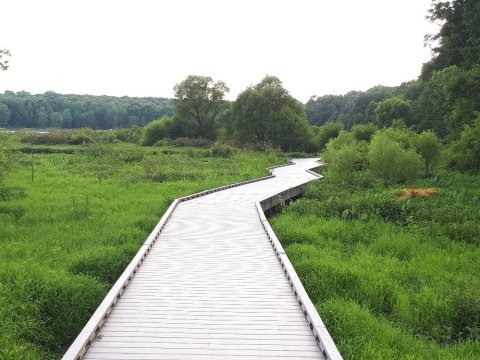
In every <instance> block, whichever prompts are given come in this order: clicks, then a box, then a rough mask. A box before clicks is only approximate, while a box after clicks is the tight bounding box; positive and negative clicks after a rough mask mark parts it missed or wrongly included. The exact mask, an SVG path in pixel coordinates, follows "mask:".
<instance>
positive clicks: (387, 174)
mask: <svg viewBox="0 0 480 360" xmlns="http://www.w3.org/2000/svg"><path fill="white" fill-rule="evenodd" d="M390 135H391V134H390V133H387V132H385V131H383V132H378V133H376V134H375V135H374V136H373V139H372V142H371V144H370V149H369V151H368V162H369V168H370V170H371V171H372V173H373V174H374V175H376V176H378V177H379V178H380V179H382V180H383V181H384V182H385V183H403V182H407V181H413V180H415V179H417V178H418V177H419V175H420V173H421V171H422V169H423V167H424V166H423V161H422V158H421V156H420V155H418V154H417V153H416V152H415V151H414V150H413V149H405V148H404V146H405V143H404V139H402V140H396V139H395V138H391V136H390ZM407 142H408V140H407ZM402 145H403V146H402Z"/></svg>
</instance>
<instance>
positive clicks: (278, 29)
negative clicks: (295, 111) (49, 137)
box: [0, 0, 434, 102]
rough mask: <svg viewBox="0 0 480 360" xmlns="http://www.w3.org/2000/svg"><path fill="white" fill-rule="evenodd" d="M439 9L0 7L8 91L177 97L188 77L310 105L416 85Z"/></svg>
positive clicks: (93, 2) (162, 3)
mask: <svg viewBox="0 0 480 360" xmlns="http://www.w3.org/2000/svg"><path fill="white" fill-rule="evenodd" d="M430 3H431V0H361V1H360V0H241V1H238V0H223V1H222V0H201V1H200V0H41V1H39V0H2V5H1V9H2V18H1V21H0V48H7V49H10V51H11V53H12V57H11V59H10V63H11V66H10V69H9V70H8V71H6V72H0V92H2V93H3V91H4V90H12V91H19V90H25V91H28V92H31V93H42V92H45V91H49V90H51V91H55V92H58V93H77V94H93V95H114V96H123V95H127V96H155V97H172V95H173V90H172V88H173V86H174V85H175V84H176V83H178V82H180V81H182V80H183V79H184V78H185V77H186V76H187V75H190V74H194V75H207V76H211V77H213V78H214V79H215V80H223V81H224V82H225V83H226V84H227V85H228V86H229V87H230V89H231V91H230V94H229V96H228V98H229V99H235V98H236V96H237V95H238V93H239V92H241V91H242V90H244V89H245V88H246V87H247V86H249V85H253V84H256V83H258V82H259V81H260V80H261V79H262V78H263V77H264V76H265V75H267V74H268V75H275V76H277V77H279V78H280V80H282V81H283V84H284V86H285V88H286V89H287V90H289V91H290V93H291V94H292V95H293V96H294V97H296V98H297V99H299V100H301V101H302V102H306V101H307V100H308V99H309V98H310V96H312V95H325V94H343V93H346V92H348V91H350V90H366V89H368V88H370V87H372V86H374V85H378V84H382V85H389V86H392V85H399V84H400V83H401V82H403V81H408V80H412V79H414V78H416V77H417V76H418V74H419V72H420V68H421V65H422V63H424V62H426V61H428V60H429V58H430V51H429V49H428V48H424V47H423V37H424V35H425V34H426V33H428V32H432V31H433V30H434V29H432V25H431V24H429V23H428V21H427V20H425V16H426V15H427V10H428V8H429V7H430Z"/></svg>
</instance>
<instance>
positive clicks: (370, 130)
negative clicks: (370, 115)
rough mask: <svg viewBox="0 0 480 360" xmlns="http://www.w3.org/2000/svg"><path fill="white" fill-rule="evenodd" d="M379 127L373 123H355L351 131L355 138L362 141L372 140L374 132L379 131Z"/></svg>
mask: <svg viewBox="0 0 480 360" xmlns="http://www.w3.org/2000/svg"><path fill="white" fill-rule="evenodd" d="M377 130H378V129H377V127H376V126H375V125H373V124H370V123H369V124H357V125H353V126H352V128H351V129H350V132H351V133H352V134H353V136H354V137H355V139H357V140H359V141H361V140H363V141H367V142H368V141H370V140H371V139H372V136H373V134H374V133H375V131H377Z"/></svg>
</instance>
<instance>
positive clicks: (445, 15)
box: [421, 0, 480, 80]
mask: <svg viewBox="0 0 480 360" xmlns="http://www.w3.org/2000/svg"><path fill="white" fill-rule="evenodd" d="M429 13H430V15H429V16H428V19H429V20H430V21H431V22H439V23H441V24H442V26H441V28H440V31H439V32H438V33H437V34H429V35H426V36H425V44H426V45H429V46H430V47H431V49H432V52H433V54H434V57H433V58H432V60H431V61H429V62H427V63H425V64H424V66H423V68H422V74H421V77H422V79H424V80H426V79H429V78H430V76H431V75H432V74H433V73H434V72H435V71H438V70H441V69H443V68H445V67H448V66H451V65H457V66H459V67H463V68H467V69H469V68H470V67H472V66H473V65H475V64H479V63H480V17H479V16H478V14H480V2H479V1H478V0H453V1H441V0H433V1H432V7H431V9H430V10H429Z"/></svg>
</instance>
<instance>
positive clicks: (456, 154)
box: [449, 118, 480, 173]
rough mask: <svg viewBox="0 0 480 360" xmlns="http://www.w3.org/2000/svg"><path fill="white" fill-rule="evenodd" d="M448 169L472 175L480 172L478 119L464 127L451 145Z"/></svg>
mask: <svg viewBox="0 0 480 360" xmlns="http://www.w3.org/2000/svg"><path fill="white" fill-rule="evenodd" d="M449 165H450V167H452V168H454V169H457V170H461V171H467V172H472V173H479V172H480V118H478V119H477V121H476V122H475V123H474V124H473V125H472V126H465V128H464V129H463V131H462V134H461V136H460V139H459V140H457V141H456V142H454V143H453V144H452V159H451V161H450V164H449Z"/></svg>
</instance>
